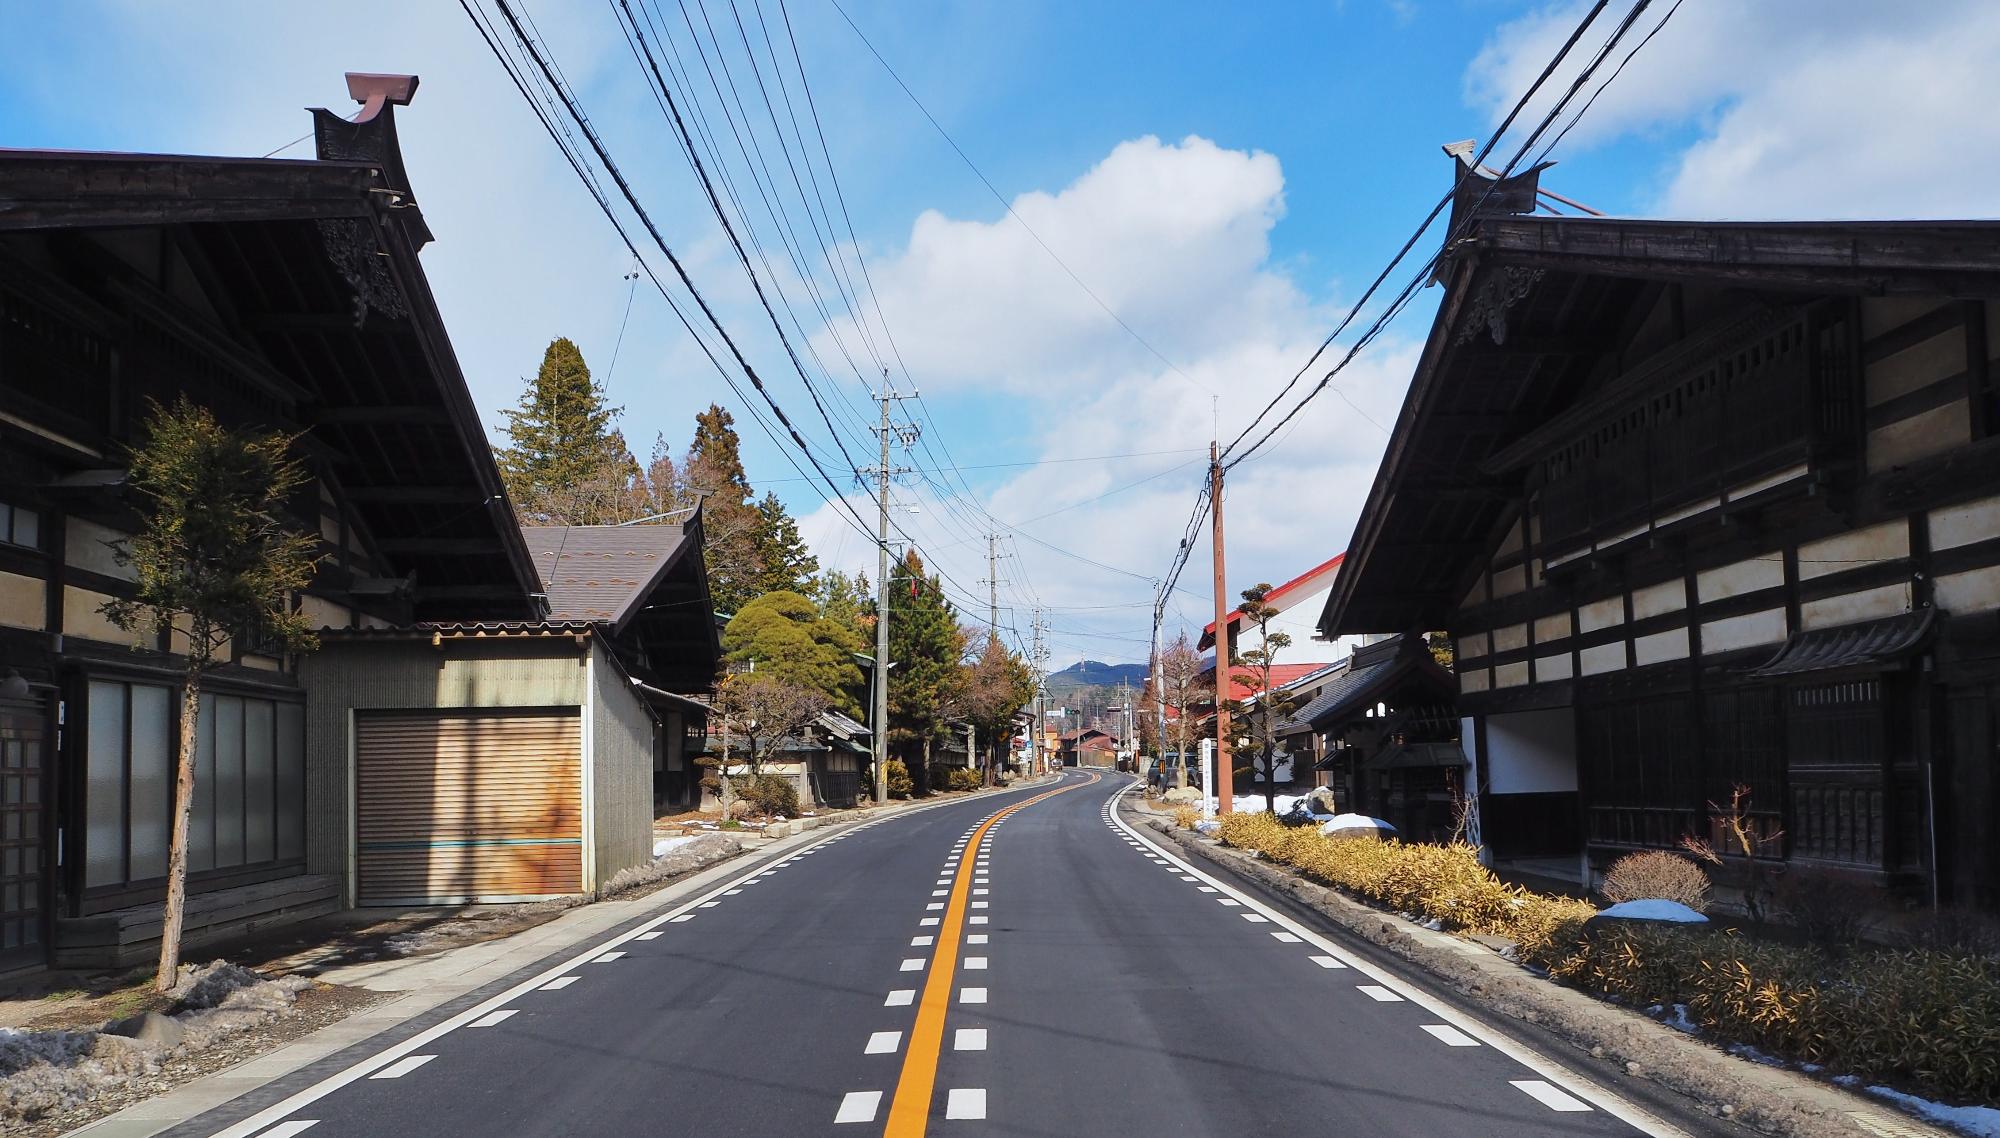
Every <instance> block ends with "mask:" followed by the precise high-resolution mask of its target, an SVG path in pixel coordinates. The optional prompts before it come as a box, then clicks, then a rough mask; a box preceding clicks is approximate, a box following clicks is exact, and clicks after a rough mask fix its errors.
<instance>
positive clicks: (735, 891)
mask: <svg viewBox="0 0 2000 1138" xmlns="http://www.w3.org/2000/svg"><path fill="white" fill-rule="evenodd" d="M741 892H743V890H741V889H731V890H728V891H727V892H725V893H723V896H724V897H734V896H736V895H737V894H738V893H741Z"/></svg>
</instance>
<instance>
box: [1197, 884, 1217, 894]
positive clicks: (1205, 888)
mask: <svg viewBox="0 0 2000 1138" xmlns="http://www.w3.org/2000/svg"><path fill="white" fill-rule="evenodd" d="M1195 888H1197V889H1199V890H1201V891H1202V892H1203V893H1213V892H1215V886H1213V885H1197V886H1195Z"/></svg>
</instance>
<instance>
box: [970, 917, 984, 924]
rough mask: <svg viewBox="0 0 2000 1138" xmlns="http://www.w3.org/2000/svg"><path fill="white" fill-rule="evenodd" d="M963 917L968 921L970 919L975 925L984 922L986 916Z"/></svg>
mask: <svg viewBox="0 0 2000 1138" xmlns="http://www.w3.org/2000/svg"><path fill="white" fill-rule="evenodd" d="M965 919H966V920H968V921H970V922H972V923H973V924H975V925H983V924H985V923H986V918H985V917H984V916H978V917H967V918H965Z"/></svg>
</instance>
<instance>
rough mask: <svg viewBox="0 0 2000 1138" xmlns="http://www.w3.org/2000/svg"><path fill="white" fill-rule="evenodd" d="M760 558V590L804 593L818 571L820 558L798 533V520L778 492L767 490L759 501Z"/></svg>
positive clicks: (758, 555)
mask: <svg viewBox="0 0 2000 1138" xmlns="http://www.w3.org/2000/svg"><path fill="white" fill-rule="evenodd" d="M757 523H758V524H757V560H758V561H759V562H761V563H762V564H761V567H762V569H763V572H762V574H761V575H760V577H759V581H758V586H759V589H760V591H762V592H766V593H775V592H780V591H784V592H792V593H804V592H808V591H810V590H811V588H812V585H813V578H814V577H815V576H816V575H817V574H818V573H819V558H817V557H814V556H813V555H812V550H810V549H808V548H806V542H805V539H804V538H802V537H800V536H799V523H798V522H797V521H794V520H793V518H792V515H790V514H789V513H786V512H785V504H784V503H783V502H780V501H778V496H777V495H776V494H773V493H770V492H769V491H766V492H765V494H764V497H763V498H762V499H760V500H759V501H758V503H757Z"/></svg>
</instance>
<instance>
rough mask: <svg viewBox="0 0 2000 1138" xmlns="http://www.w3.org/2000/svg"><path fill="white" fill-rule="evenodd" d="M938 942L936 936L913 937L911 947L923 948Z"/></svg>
mask: <svg viewBox="0 0 2000 1138" xmlns="http://www.w3.org/2000/svg"><path fill="white" fill-rule="evenodd" d="M936 942H937V938H936V937H934V936H913V937H911V938H910V947H911V948H922V947H923V946H925V945H927V944H934V943H936Z"/></svg>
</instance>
